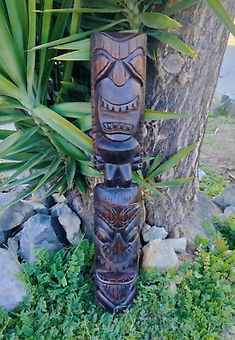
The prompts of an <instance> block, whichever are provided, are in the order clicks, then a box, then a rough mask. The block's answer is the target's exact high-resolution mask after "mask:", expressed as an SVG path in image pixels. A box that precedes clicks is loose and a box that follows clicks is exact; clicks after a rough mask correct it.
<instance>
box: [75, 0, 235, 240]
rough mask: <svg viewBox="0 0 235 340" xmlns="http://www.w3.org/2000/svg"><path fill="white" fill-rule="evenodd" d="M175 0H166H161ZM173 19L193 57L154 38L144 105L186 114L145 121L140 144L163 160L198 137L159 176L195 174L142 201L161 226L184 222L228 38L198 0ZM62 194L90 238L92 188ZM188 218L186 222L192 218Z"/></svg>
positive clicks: (194, 199)
mask: <svg viewBox="0 0 235 340" xmlns="http://www.w3.org/2000/svg"><path fill="white" fill-rule="evenodd" d="M177 1H178V0H177ZM177 1H175V0H173V1H172V0H170V1H168V3H167V5H170V4H172V3H175V2H177ZM226 5H227V8H228V9H229V14H230V16H233V15H234V14H235V5H234V0H229V1H227V3H226ZM175 19H176V20H178V21H179V22H180V23H181V24H182V28H181V29H177V33H178V35H179V37H181V38H182V39H183V40H184V41H185V42H186V43H187V44H188V45H189V46H191V47H192V48H193V49H194V50H195V51H196V53H197V54H198V57H199V58H198V59H196V58H195V59H193V58H191V57H188V56H186V55H183V54H182V53H178V52H176V51H174V50H173V49H171V48H169V47H167V46H166V45H164V44H162V43H158V44H157V45H156V56H157V60H156V61H155V62H152V61H149V62H148V67H147V84H146V85H147V86H146V90H147V93H146V107H147V108H151V109H158V110H161V111H172V112H178V113H187V114H189V115H191V116H192V118H189V119H178V120H170V121H169V120H168V121H156V122H149V123H147V124H146V127H147V136H146V138H145V143H144V147H145V151H146V153H147V154H148V155H150V156H154V155H156V154H157V153H158V152H161V160H162V161H163V160H165V159H167V158H168V157H169V156H170V155H172V154H174V153H175V152H176V151H177V150H179V149H181V148H182V147H184V146H187V145H189V144H192V143H195V142H198V145H197V146H196V148H195V149H194V151H193V152H192V153H191V154H190V155H189V156H188V157H187V158H186V159H185V160H184V161H182V162H181V163H180V164H179V165H178V166H177V167H175V168H174V169H173V170H172V171H171V172H170V173H168V174H167V176H165V178H178V177H188V176H195V180H193V181H191V182H189V183H188V184H186V185H183V186H179V187H173V188H170V189H167V191H166V192H165V195H164V196H163V197H161V198H159V197H156V196H155V195H152V199H151V200H150V201H149V200H147V199H146V201H145V203H146V204H145V205H146V210H147V221H148V222H149V223H150V224H151V225H153V224H155V225H157V226H163V227H165V228H166V229H167V230H168V231H170V230H172V229H173V228H174V227H177V226H184V225H185V224H187V218H188V217H189V216H191V217H192V216H193V210H194V207H195V206H196V202H197V193H198V190H199V188H198V178H197V174H198V160H199V152H200V148H201V143H202V139H203V136H204V132H205V126H206V121H207V113H208V110H209V108H210V105H211V101H212V98H213V94H214V90H215V87H216V84H217V80H218V77H219V72H220V67H221V63H222V60H223V55H224V52H225V49H226V46H227V40H228V32H227V30H226V28H225V27H224V26H223V24H221V23H220V22H219V20H218V19H217V18H216V17H215V15H214V14H213V12H212V11H211V10H210V9H208V7H207V6H206V5H205V4H204V3H203V2H202V1H201V2H199V4H197V5H195V6H192V7H191V8H189V9H187V10H185V11H183V12H180V13H179V14H177V15H176V16H175ZM91 186H92V187H93V185H91ZM68 198H69V201H70V205H71V206H72V208H73V209H74V210H76V211H77V212H78V213H79V214H80V216H81V218H82V220H83V226H84V230H85V232H86V234H87V236H88V237H89V238H91V237H92V233H93V204H92V191H91V192H89V194H88V195H87V196H85V197H81V196H78V195H76V194H75V195H74V193H69V194H68ZM190 221H191V222H190V223H192V221H193V219H192V218H191V219H190ZM191 227H192V228H193V227H194V226H193V225H192V226H191Z"/></svg>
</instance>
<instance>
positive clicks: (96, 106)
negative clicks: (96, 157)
mask: <svg viewBox="0 0 235 340" xmlns="http://www.w3.org/2000/svg"><path fill="white" fill-rule="evenodd" d="M145 48H146V37H145V35H135V34H132V35H130V34H123V33H112V36H111V35H109V34H107V33H96V34H94V35H93V36H92V59H93V60H94V61H95V62H94V63H93V65H92V91H93V95H92V97H93V117H94V118H93V119H94V120H93V126H94V128H93V138H94V140H95V139H96V138H97V137H99V136H101V135H103V136H105V137H106V138H108V139H109V140H111V141H119V142H122V141H126V140H128V139H129V138H130V137H131V136H134V137H135V138H136V139H137V140H138V139H139V138H141V137H138V136H140V135H141V132H140V130H141V127H142V126H140V125H142V124H141V123H142V120H143V111H144V79H145ZM94 93H95V95H94ZM138 141H139V140H138Z"/></svg>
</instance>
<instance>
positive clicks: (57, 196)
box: [52, 193, 66, 203]
mask: <svg viewBox="0 0 235 340" xmlns="http://www.w3.org/2000/svg"><path fill="white" fill-rule="evenodd" d="M52 197H53V199H54V201H55V202H56V203H62V202H64V201H66V197H65V196H64V195H60V194H58V193H56V194H53V195H52Z"/></svg>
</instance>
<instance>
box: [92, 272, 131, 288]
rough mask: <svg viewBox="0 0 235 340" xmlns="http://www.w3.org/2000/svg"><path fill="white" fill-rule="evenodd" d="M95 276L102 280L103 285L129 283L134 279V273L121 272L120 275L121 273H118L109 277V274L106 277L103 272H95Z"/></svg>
mask: <svg viewBox="0 0 235 340" xmlns="http://www.w3.org/2000/svg"><path fill="white" fill-rule="evenodd" d="M109 274H110V273H109ZM96 277H97V279H98V280H99V281H100V282H102V283H103V284H104V285H106V286H107V287H108V286H109V285H114V284H130V283H132V282H134V281H135V279H136V274H129V275H128V274H123V275H122V274H121V273H119V275H118V276H117V277H110V275H109V276H108V277H106V275H105V273H103V274H101V273H96Z"/></svg>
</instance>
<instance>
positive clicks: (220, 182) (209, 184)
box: [199, 164, 228, 198]
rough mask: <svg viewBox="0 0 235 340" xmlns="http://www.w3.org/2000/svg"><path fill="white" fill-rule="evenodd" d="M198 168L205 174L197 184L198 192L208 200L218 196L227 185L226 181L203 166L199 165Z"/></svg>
mask: <svg viewBox="0 0 235 340" xmlns="http://www.w3.org/2000/svg"><path fill="white" fill-rule="evenodd" d="M200 168H201V169H202V170H203V171H204V172H205V173H206V176H204V177H203V178H202V179H201V180H200V182H199V187H200V190H201V191H203V192H204V193H205V194H206V195H207V196H208V197H209V198H211V197H214V196H216V195H219V194H220V193H221V192H222V191H223V190H224V189H225V188H226V186H227V185H228V180H227V179H226V178H225V177H224V176H223V175H221V174H219V173H218V172H217V171H214V170H211V169H210V168H208V166H206V165H205V164H201V166H200Z"/></svg>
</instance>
